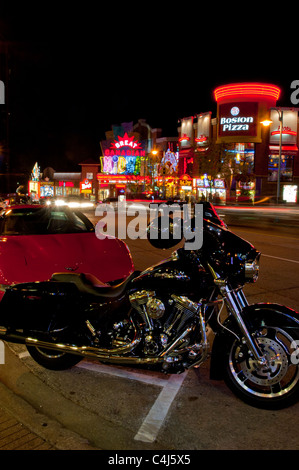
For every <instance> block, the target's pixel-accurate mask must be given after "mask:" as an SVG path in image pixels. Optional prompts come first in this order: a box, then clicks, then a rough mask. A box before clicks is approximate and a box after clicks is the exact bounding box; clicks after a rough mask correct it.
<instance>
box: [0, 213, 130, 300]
mask: <svg viewBox="0 0 299 470" xmlns="http://www.w3.org/2000/svg"><path fill="white" fill-rule="evenodd" d="M0 260H1V265H0V267H1V269H0V285H1V286H0V288H1V289H2V295H3V291H4V289H5V288H6V287H7V286H8V285H11V284H16V283H20V282H29V281H45V280H48V279H49V278H50V277H51V275H52V274H53V272H78V273H80V272H84V273H90V274H93V275H94V276H97V277H99V278H100V279H101V280H102V281H104V282H115V281H119V280H122V279H125V278H127V277H128V276H129V275H130V274H131V273H132V272H133V271H134V265H133V261H132V257H131V255H130V252H129V250H128V248H127V246H126V244H125V243H124V242H122V241H121V240H118V239H116V238H113V237H110V238H106V239H104V240H99V239H98V238H97V237H96V236H95V228H94V226H93V224H92V223H91V222H90V220H89V219H88V218H87V217H86V216H85V215H84V214H82V213H81V212H80V211H78V210H70V209H68V208H67V207H62V206H59V207H57V206H55V205H54V206H49V207H47V206H42V205H36V204H34V205H26V204H24V205H14V206H11V207H9V208H8V209H7V210H6V211H4V213H3V215H2V217H0Z"/></svg>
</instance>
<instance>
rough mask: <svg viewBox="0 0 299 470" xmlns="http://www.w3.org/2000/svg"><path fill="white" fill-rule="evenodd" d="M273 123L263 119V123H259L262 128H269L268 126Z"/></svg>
mask: <svg viewBox="0 0 299 470" xmlns="http://www.w3.org/2000/svg"><path fill="white" fill-rule="evenodd" d="M272 122H273V121H271V119H265V120H264V121H261V124H263V126H265V127H267V126H270V124H272Z"/></svg>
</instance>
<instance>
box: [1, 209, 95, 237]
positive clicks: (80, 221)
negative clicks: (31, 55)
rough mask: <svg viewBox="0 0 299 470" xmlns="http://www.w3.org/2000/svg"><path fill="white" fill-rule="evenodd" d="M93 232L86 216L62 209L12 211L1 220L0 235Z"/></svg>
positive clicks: (92, 227)
mask: <svg viewBox="0 0 299 470" xmlns="http://www.w3.org/2000/svg"><path fill="white" fill-rule="evenodd" d="M93 231H94V226H93V224H92V223H91V222H90V220H88V219H87V217H85V216H84V214H82V213H81V212H78V211H66V210H64V209H60V208H45V207H43V208H38V209H36V208H18V209H10V210H8V211H7V212H6V213H5V215H4V216H2V217H1V218H0V235H47V234H48V235H49V234H60V233H80V232H93Z"/></svg>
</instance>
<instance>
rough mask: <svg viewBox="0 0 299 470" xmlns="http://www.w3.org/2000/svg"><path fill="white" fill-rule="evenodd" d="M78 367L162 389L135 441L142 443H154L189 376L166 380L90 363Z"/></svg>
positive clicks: (172, 377) (181, 375) (182, 375)
mask: <svg viewBox="0 0 299 470" xmlns="http://www.w3.org/2000/svg"><path fill="white" fill-rule="evenodd" d="M76 367H80V368H82V369H87V370H90V371H93V372H99V373H102V374H109V375H113V376H116V377H121V378H125V379H131V380H137V381H139V382H145V383H148V384H151V385H157V386H159V387H162V390H161V392H160V394H159V396H158V397H157V399H156V401H155V403H154V404H153V406H152V407H151V409H150V411H149V413H148V414H147V416H146V418H145V420H144V421H143V423H142V424H141V426H140V428H139V430H138V432H137V434H136V435H135V437H134V440H135V441H142V442H154V440H155V439H156V437H157V435H158V433H159V431H160V428H161V426H162V424H163V422H164V420H165V418H166V416H167V413H168V411H169V408H170V406H171V404H172V402H173V400H174V399H175V396H176V394H177V393H178V391H179V389H180V387H181V385H182V383H183V381H184V379H185V377H186V375H187V372H184V373H183V374H179V375H170V377H169V378H168V379H165V380H164V379H159V378H157V377H153V376H152V375H144V374H138V373H136V372H131V371H127V370H125V369H124V370H121V369H118V368H116V367H113V366H106V365H104V364H96V363H93V362H88V361H83V362H80V363H79V364H77V366H76Z"/></svg>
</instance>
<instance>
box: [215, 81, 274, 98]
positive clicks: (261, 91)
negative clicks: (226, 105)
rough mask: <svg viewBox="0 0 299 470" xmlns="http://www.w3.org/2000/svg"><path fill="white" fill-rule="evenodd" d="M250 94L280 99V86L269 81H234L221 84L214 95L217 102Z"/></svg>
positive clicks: (251, 95)
mask: <svg viewBox="0 0 299 470" xmlns="http://www.w3.org/2000/svg"><path fill="white" fill-rule="evenodd" d="M249 96H250V97H253V96H255V97H259V98H262V97H264V98H268V99H269V98H271V99H274V100H278V98H279V96H280V88H278V87H277V86H275V85H270V84H267V83H233V84H231V85H224V86H220V87H218V88H216V89H215V90H214V97H215V100H216V101H217V102H219V101H222V100H225V99H236V98H241V97H249Z"/></svg>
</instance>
